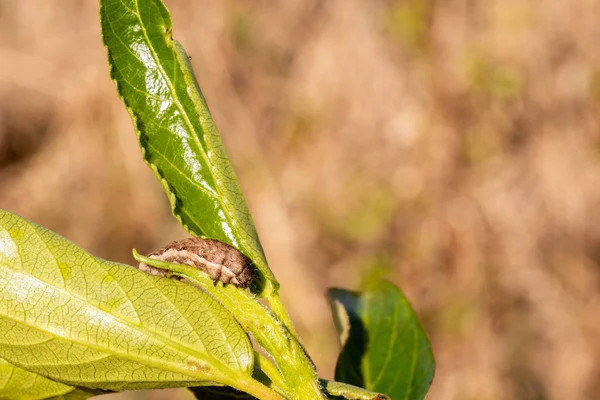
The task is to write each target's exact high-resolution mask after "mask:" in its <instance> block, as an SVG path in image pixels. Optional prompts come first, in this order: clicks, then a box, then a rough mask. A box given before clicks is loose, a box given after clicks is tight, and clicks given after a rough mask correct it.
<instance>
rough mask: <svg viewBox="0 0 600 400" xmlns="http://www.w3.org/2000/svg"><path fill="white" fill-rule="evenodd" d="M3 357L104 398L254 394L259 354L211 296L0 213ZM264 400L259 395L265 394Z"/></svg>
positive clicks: (0, 348)
mask: <svg viewBox="0 0 600 400" xmlns="http://www.w3.org/2000/svg"><path fill="white" fill-rule="evenodd" d="M0 331H1V332H2V333H3V334H2V335H0V357H2V358H4V359H5V360H6V361H8V362H10V363H11V364H13V365H16V366H18V367H20V368H23V369H26V370H28V371H31V372H34V373H37V374H40V375H43V376H48V377H49V378H51V379H55V380H59V381H61V382H63V383H65V384H69V385H73V386H82V387H88V388H98V389H105V390H115V391H116V390H124V389H140V388H164V387H174V386H192V385H205V384H213V385H214V384H215V383H217V384H225V385H230V386H234V387H238V388H244V389H245V388H247V387H254V388H255V389H256V390H259V391H264V392H270V391H268V390H267V389H266V388H264V387H262V385H258V386H257V385H256V383H257V382H255V381H254V380H253V379H252V378H251V372H252V369H253V354H254V353H253V349H252V346H251V344H250V342H249V340H248V337H247V336H246V334H245V333H244V331H243V330H242V329H241V327H240V326H239V324H238V323H237V322H236V321H235V319H234V318H233V316H232V315H231V314H230V313H229V312H228V311H227V310H226V309H225V308H224V307H223V306H222V305H221V304H220V303H219V302H218V301H216V300H215V299H213V297H212V296H210V295H208V294H207V293H205V292H202V291H200V290H198V289H197V288H194V287H192V286H191V285H187V284H184V283H182V282H177V281H173V280H169V279H161V278H158V277H154V276H149V275H147V274H145V273H143V272H141V271H138V270H137V269H135V268H133V267H130V266H126V265H122V264H117V263H113V262H108V261H104V260H101V259H98V258H95V257H93V256H91V255H89V254H88V253H86V252H85V251H83V250H82V249H80V248H78V247H77V246H75V245H74V244H73V243H71V242H69V241H68V240H66V239H64V238H62V237H60V236H58V235H56V234H55V233H53V232H50V231H48V230H47V229H44V228H42V227H40V226H39V225H37V224H34V223H32V222H30V221H27V220H25V219H23V218H20V217H18V216H16V215H14V214H11V213H9V212H6V211H0ZM261 393H262V392H261Z"/></svg>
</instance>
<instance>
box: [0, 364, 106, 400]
mask: <svg viewBox="0 0 600 400" xmlns="http://www.w3.org/2000/svg"><path fill="white" fill-rule="evenodd" d="M95 394H96V393H92V392H88V391H84V390H80V389H78V388H75V387H72V386H68V385H65V384H62V383H59V382H55V381H53V380H50V379H48V378H45V377H43V376H40V375H37V374H34V373H33V372H29V371H25V370H23V369H21V368H17V367H15V366H14V365H12V364H10V363H8V362H6V361H4V360H2V359H0V399H2V400H4V399H6V400H50V399H53V400H59V399H64V400H84V399H87V398H89V397H92V396H93V395H95Z"/></svg>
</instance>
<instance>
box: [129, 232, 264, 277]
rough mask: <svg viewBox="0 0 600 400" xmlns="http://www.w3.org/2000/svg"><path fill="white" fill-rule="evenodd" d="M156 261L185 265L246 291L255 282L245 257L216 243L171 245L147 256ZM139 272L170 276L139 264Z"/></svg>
mask: <svg viewBox="0 0 600 400" xmlns="http://www.w3.org/2000/svg"><path fill="white" fill-rule="evenodd" d="M148 257H149V258H153V259H155V260H160V261H166V262H172V263H176V264H186V265H190V266H192V267H196V268H198V269H200V270H202V271H204V272H206V273H207V274H208V275H209V276H210V278H211V279H212V280H213V281H215V282H217V281H221V282H223V283H224V284H227V283H231V284H233V285H235V286H239V287H247V286H248V285H249V284H250V282H251V281H252V276H253V273H252V267H251V266H250V261H249V260H248V258H246V256H244V255H243V254H242V253H240V251H239V250H237V249H236V248H234V247H231V246H230V245H228V244H226V243H223V242H220V241H218V240H213V239H202V238H196V237H194V238H187V239H182V240H177V241H175V242H172V243H169V244H168V245H166V246H165V247H163V248H161V249H159V250H157V251H155V252H153V253H150V254H148ZM138 269H139V270H141V271H144V272H146V273H149V274H151V275H158V276H167V275H168V274H169V271H167V270H164V269H159V268H155V267H152V266H150V265H147V264H145V263H143V262H141V263H139V265H138Z"/></svg>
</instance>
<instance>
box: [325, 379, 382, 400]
mask: <svg viewBox="0 0 600 400" xmlns="http://www.w3.org/2000/svg"><path fill="white" fill-rule="evenodd" d="M321 384H322V385H323V387H324V388H325V392H326V393H327V394H328V395H329V396H330V397H329V398H330V399H331V398H341V399H347V400H389V399H390V398H389V397H387V396H386V395H384V394H382V393H376V392H371V391H369V390H365V389H363V388H360V387H357V386H353V385H348V384H347V383H342V382H336V381H327V380H325V379H321Z"/></svg>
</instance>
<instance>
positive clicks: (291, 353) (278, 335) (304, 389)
mask: <svg viewBox="0 0 600 400" xmlns="http://www.w3.org/2000/svg"><path fill="white" fill-rule="evenodd" d="M134 257H135V259H136V260H138V261H141V262H144V263H146V264H148V265H151V266H153V267H156V268H161V269H166V270H168V271H171V274H172V275H175V276H178V277H181V278H184V279H186V280H187V281H189V282H190V283H192V284H195V285H196V286H199V287H200V288H201V289H203V290H205V291H206V292H208V293H209V294H211V295H213V296H214V297H215V298H217V299H218V300H219V301H220V302H221V303H222V304H223V305H224V306H225V307H226V308H227V309H228V310H229V311H230V312H231V313H232V314H233V316H234V317H235V318H236V319H237V321H238V322H239V323H240V325H241V326H242V328H243V329H244V330H245V331H246V332H248V333H250V334H251V335H252V336H253V338H254V339H255V340H256V342H257V343H258V344H259V345H260V346H261V347H262V348H263V349H264V350H265V351H266V352H267V353H269V354H270V355H271V356H272V357H273V360H274V362H275V363H276V365H277V369H278V372H279V373H280V374H281V376H282V378H283V382H281V380H280V384H278V385H277V386H279V385H281V384H282V386H283V388H285V390H282V392H284V393H289V394H290V396H289V399H294V400H309V399H310V400H313V399H325V396H324V394H323V393H322V392H321V387H320V385H319V382H318V377H317V373H316V371H315V369H314V365H313V364H312V361H311V360H310V359H309V358H308V356H307V354H306V350H305V349H304V347H302V345H301V344H300V342H299V341H298V339H297V337H296V336H295V335H294V334H292V333H291V332H290V330H289V329H288V327H287V326H286V325H284V324H283V323H282V322H281V321H280V320H279V319H278V318H277V316H276V315H275V313H274V311H272V310H270V309H268V308H266V307H265V306H263V305H262V304H261V303H260V302H259V301H258V300H257V298H255V297H254V296H253V295H252V294H251V293H249V292H248V291H246V290H243V289H240V288H238V287H236V286H234V285H223V284H222V283H221V282H217V283H216V285H215V282H213V280H212V279H210V277H209V276H208V274H206V273H205V272H203V271H201V270H199V269H196V268H194V267H190V266H188V265H182V264H173V263H168V262H164V261H158V260H154V259H151V258H148V257H144V256H140V255H139V254H138V253H137V252H136V251H135V250H134ZM278 300H279V298H278V297H277V300H276V301H275V302H274V303H275V304H276V305H277V306H276V307H279V310H280V312H281V311H282V310H283V311H285V310H284V309H283V306H282V304H281V302H280V301H278ZM283 314H284V315H286V316H287V313H285V312H284V313H283ZM267 368H268V367H267ZM265 373H267V371H265ZM271 373H274V369H273V370H272V371H271ZM267 376H268V375H267ZM275 380H277V375H275ZM286 397H288V396H286Z"/></svg>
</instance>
